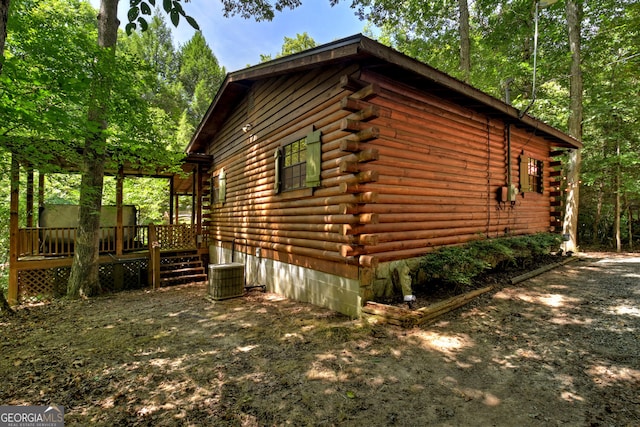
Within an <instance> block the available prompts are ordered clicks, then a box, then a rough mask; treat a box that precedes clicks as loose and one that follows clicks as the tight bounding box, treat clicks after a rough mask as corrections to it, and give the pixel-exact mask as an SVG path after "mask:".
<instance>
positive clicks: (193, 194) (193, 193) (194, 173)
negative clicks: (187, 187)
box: [191, 166, 199, 225]
mask: <svg viewBox="0 0 640 427" xmlns="http://www.w3.org/2000/svg"><path fill="white" fill-rule="evenodd" d="M198 178H199V174H198V166H194V167H193V171H191V225H195V224H196V187H197V181H198Z"/></svg>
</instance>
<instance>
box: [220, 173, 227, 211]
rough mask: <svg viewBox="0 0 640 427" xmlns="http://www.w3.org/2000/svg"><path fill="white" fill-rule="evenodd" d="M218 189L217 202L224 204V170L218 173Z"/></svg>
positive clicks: (225, 175)
mask: <svg viewBox="0 0 640 427" xmlns="http://www.w3.org/2000/svg"><path fill="white" fill-rule="evenodd" d="M218 188H219V189H220V197H219V199H218V201H219V202H220V203H224V202H225V200H226V198H227V174H226V173H225V172H224V169H222V170H221V171H220V176H219V177H218Z"/></svg>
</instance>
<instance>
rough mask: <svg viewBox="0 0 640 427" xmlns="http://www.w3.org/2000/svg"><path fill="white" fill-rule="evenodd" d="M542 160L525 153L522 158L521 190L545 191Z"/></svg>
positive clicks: (531, 191)
mask: <svg viewBox="0 0 640 427" xmlns="http://www.w3.org/2000/svg"><path fill="white" fill-rule="evenodd" d="M542 182H543V181H542V162H541V161H540V160H537V159H535V158H533V157H529V156H526V155H525V154H523V155H522V156H521V158H520V191H521V192H523V193H525V192H529V193H543V192H544V186H543V184H542Z"/></svg>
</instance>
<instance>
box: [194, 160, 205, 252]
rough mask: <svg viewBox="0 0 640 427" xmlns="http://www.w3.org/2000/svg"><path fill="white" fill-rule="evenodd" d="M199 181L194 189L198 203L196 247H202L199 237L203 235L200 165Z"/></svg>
mask: <svg viewBox="0 0 640 427" xmlns="http://www.w3.org/2000/svg"><path fill="white" fill-rule="evenodd" d="M196 171H197V172H196V173H197V179H196V187H195V189H194V193H195V198H196V203H195V213H196V216H195V220H196V222H195V224H196V233H195V234H196V247H200V244H199V242H198V236H201V235H202V175H203V174H202V166H200V165H198V166H197V169H196Z"/></svg>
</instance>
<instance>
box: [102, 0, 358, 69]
mask: <svg viewBox="0 0 640 427" xmlns="http://www.w3.org/2000/svg"><path fill="white" fill-rule="evenodd" d="M91 4H92V5H93V6H94V7H95V8H98V7H99V4H100V0H91ZM350 4H351V1H349V0H342V1H340V2H339V3H338V4H337V5H336V6H334V7H331V6H330V4H329V0H303V2H302V6H299V7H298V8H296V9H294V10H289V9H286V10H284V11H283V12H276V16H275V18H274V19H273V20H272V21H263V22H255V20H253V19H249V20H247V19H243V18H240V17H237V16H236V17H232V18H225V17H224V16H223V13H222V10H223V8H222V2H221V1H220V0H191V1H190V2H188V3H184V6H183V7H184V9H185V12H186V13H187V14H188V15H190V16H192V17H194V18H195V19H196V21H198V25H200V29H201V31H202V34H203V35H204V37H205V39H206V41H207V44H208V45H209V47H210V48H211V50H212V51H213V54H214V55H215V56H216V58H217V59H218V63H219V64H220V65H221V66H224V67H225V68H226V70H227V72H232V71H236V70H239V69H242V68H245V67H246V66H248V65H255V64H257V63H259V62H260V55H261V54H263V55H271V56H272V57H274V58H275V56H276V55H277V54H278V53H279V52H280V51H281V49H282V44H283V42H284V38H285V37H289V38H295V36H296V34H302V33H304V32H306V33H307V34H308V35H309V37H311V38H312V39H313V40H315V42H316V44H318V45H321V44H324V43H329V42H331V41H334V40H337V39H341V38H343V37H348V36H351V35H354V34H357V33H362V32H363V31H364V28H365V25H366V22H365V21H360V20H359V19H358V18H357V17H356V16H355V10H354V9H351V8H350V7H349V6H350ZM127 6H128V2H127V1H121V2H120V4H119V6H118V7H119V9H118V16H119V18H120V21H121V27H122V28H124V25H125V24H126V23H127V18H126V13H127V10H128V7H127ZM164 16H165V22H166V23H167V25H168V26H169V27H171V28H172V29H173V42H174V45H175V46H176V48H177V47H178V46H179V45H182V44H185V43H186V42H187V41H189V39H190V38H191V37H192V36H193V33H194V30H193V29H192V28H191V26H190V25H189V24H188V23H187V21H186V20H181V21H180V25H179V26H178V28H175V27H173V24H171V22H170V20H169V19H168V17H166V15H164Z"/></svg>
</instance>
